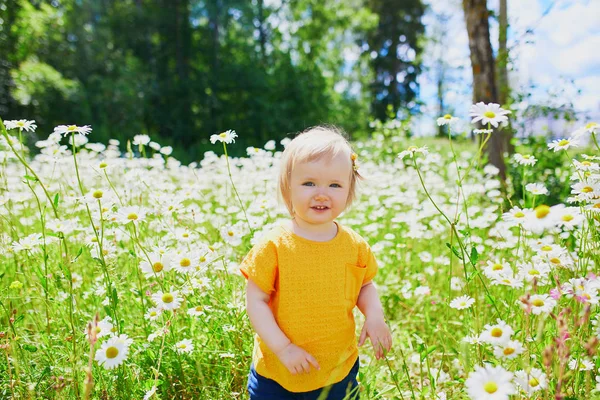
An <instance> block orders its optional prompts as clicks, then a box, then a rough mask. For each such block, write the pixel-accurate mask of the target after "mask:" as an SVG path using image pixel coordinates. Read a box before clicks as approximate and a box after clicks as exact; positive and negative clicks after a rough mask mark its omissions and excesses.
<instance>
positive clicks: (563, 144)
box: [548, 137, 579, 152]
mask: <svg viewBox="0 0 600 400" xmlns="http://www.w3.org/2000/svg"><path fill="white" fill-rule="evenodd" d="M577 146H579V142H578V141H577V140H576V139H574V138H573V137H570V138H568V139H560V140H553V141H552V143H549V144H548V149H549V150H554V152H557V151H559V150H567V149H569V148H570V147H577Z"/></svg>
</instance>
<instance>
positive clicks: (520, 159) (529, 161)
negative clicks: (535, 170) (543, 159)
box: [513, 153, 537, 166]
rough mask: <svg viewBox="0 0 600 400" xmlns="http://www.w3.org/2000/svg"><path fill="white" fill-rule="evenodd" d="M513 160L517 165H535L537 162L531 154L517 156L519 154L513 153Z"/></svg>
mask: <svg viewBox="0 0 600 400" xmlns="http://www.w3.org/2000/svg"><path fill="white" fill-rule="evenodd" d="M513 158H514V159H515V161H516V162H517V164H519V165H529V166H532V165H535V163H536V162H537V159H536V158H535V157H534V156H532V155H531V154H519V153H515V155H514V156H513Z"/></svg>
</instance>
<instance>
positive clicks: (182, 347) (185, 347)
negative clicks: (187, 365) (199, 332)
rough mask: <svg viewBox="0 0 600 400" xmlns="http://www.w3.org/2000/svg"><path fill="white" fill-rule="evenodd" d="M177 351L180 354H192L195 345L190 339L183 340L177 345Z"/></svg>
mask: <svg viewBox="0 0 600 400" xmlns="http://www.w3.org/2000/svg"><path fill="white" fill-rule="evenodd" d="M175 351H177V352H178V353H179V354H183V353H191V352H192V351H194V344H193V343H192V341H191V340H190V339H183V340H181V341H179V342H177V343H175Z"/></svg>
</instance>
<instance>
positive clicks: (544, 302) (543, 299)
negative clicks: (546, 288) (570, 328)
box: [521, 294, 556, 315]
mask: <svg viewBox="0 0 600 400" xmlns="http://www.w3.org/2000/svg"><path fill="white" fill-rule="evenodd" d="M521 304H522V305H523V308H525V309H528V308H529V309H530V310H531V312H532V313H533V314H535V315H540V314H542V313H543V314H548V313H549V312H551V311H552V309H553V308H554V307H555V306H556V300H554V299H553V298H552V297H550V296H549V295H547V294H534V295H531V297H530V298H529V304H523V303H521Z"/></svg>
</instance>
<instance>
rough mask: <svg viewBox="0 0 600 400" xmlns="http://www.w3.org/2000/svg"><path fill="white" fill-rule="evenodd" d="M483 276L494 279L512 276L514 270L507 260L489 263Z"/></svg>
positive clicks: (484, 269)
mask: <svg viewBox="0 0 600 400" xmlns="http://www.w3.org/2000/svg"><path fill="white" fill-rule="evenodd" d="M483 274H484V275H485V276H487V277H488V278H490V279H492V278H495V277H500V276H505V275H512V274H513V269H512V267H511V266H510V264H509V263H508V262H506V260H505V259H502V260H501V261H500V260H494V261H488V262H487V266H485V267H484V268H483Z"/></svg>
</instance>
